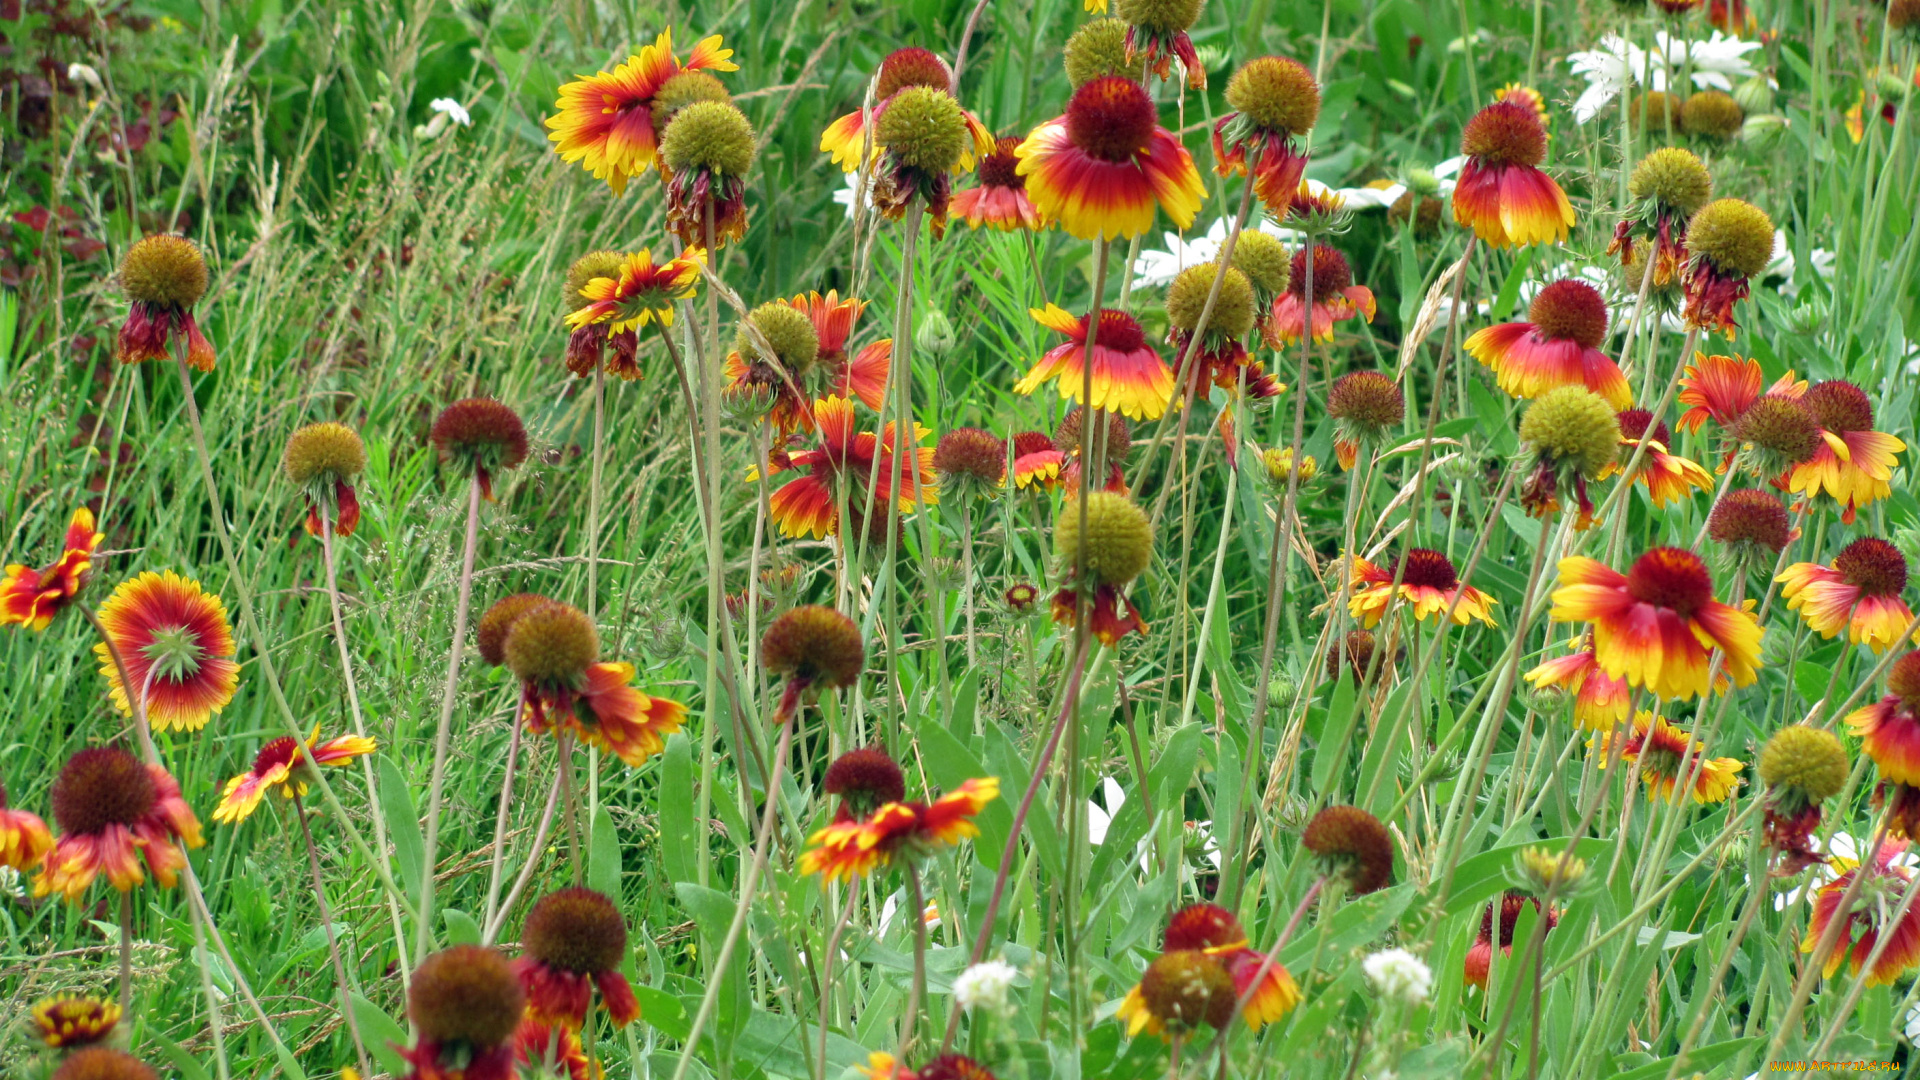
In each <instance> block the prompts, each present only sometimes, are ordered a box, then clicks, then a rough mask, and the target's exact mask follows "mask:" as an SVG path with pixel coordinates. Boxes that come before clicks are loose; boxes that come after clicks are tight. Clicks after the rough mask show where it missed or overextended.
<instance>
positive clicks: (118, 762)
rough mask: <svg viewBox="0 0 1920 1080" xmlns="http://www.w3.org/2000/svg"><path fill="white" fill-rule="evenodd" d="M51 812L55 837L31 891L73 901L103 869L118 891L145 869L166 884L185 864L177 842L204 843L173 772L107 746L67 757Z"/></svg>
mask: <svg viewBox="0 0 1920 1080" xmlns="http://www.w3.org/2000/svg"><path fill="white" fill-rule="evenodd" d="M53 819H54V822H55V824H57V825H59V826H60V838H59V839H58V840H56V841H55V842H54V846H53V850H52V851H51V852H49V853H48V854H47V857H46V861H45V862H44V863H42V864H41V867H40V872H39V873H38V874H37V875H35V877H34V879H33V894H34V895H35V896H46V895H47V894H48V893H54V892H57V893H59V894H60V895H62V896H64V897H66V898H67V900H68V901H69V902H71V903H76V904H77V903H79V902H80V898H81V897H82V896H83V895H85V893H86V891H87V888H88V886H90V885H92V884H93V882H94V879H95V878H97V877H99V876H100V875H102V874H105V875H106V877H107V882H108V883H109V884H111V885H112V886H113V887H114V888H116V889H118V890H120V891H121V892H128V891H131V890H132V889H133V888H135V887H136V886H138V885H140V884H142V883H143V882H145V881H146V879H147V871H151V872H152V873H153V876H154V880H156V881H158V882H159V883H160V885H161V887H163V888H169V889H170V888H172V887H173V883H174V882H175V881H176V880H178V875H179V870H180V868H181V867H183V866H185V865H186V864H187V856H186V853H185V852H183V851H181V850H180V848H181V846H182V845H185V846H186V847H190V848H196V847H199V846H200V845H201V844H202V843H203V842H204V841H203V840H202V839H201V837H200V822H199V821H198V820H196V819H195V818H194V816H193V811H192V810H190V809H188V808H187V804H186V801H185V800H184V799H182V798H181V797H180V785H179V784H177V783H175V782H174V779H173V777H171V776H169V775H167V771H166V770H165V769H162V768H161V767H160V766H158V765H144V764H141V763H140V762H139V761H137V760H135V758H134V757H133V755H132V754H129V753H127V752H126V751H125V750H121V749H119V748H118V747H113V746H97V747H91V748H89V749H86V750H82V751H80V752H79V753H77V754H75V755H73V757H71V758H68V759H67V763H66V765H64V766H62V767H61V769H60V775H59V776H58V777H57V778H55V780H54V782H53ZM143 861H144V862H145V864H146V869H145V870H143V869H142V868H141V864H142V862H143Z"/></svg>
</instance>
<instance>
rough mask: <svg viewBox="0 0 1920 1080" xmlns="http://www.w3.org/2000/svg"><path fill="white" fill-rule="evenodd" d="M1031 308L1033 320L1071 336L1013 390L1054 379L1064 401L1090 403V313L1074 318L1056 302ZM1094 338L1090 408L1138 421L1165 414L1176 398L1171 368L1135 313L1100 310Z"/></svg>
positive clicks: (1030, 388)
mask: <svg viewBox="0 0 1920 1080" xmlns="http://www.w3.org/2000/svg"><path fill="white" fill-rule="evenodd" d="M1028 310H1029V313H1030V314H1031V315H1032V316H1033V318H1034V321H1035V322H1038V323H1039V324H1040V325H1042V326H1044V327H1046V328H1047V329H1049V330H1054V331H1058V332H1059V333H1062V334H1065V335H1067V340H1066V342H1064V343H1063V344H1060V345H1056V346H1054V347H1053V348H1052V349H1050V350H1048V351H1047V354H1046V355H1045V356H1043V357H1041V358H1040V362H1039V363H1037V364H1035V365H1034V366H1033V370H1032V371H1029V372H1027V374H1026V377H1025V378H1023V379H1021V380H1020V381H1019V382H1018V383H1016V384H1014V388H1013V390H1014V393H1016V394H1031V393H1033V392H1034V391H1035V390H1037V389H1039V388H1040V384H1041V383H1043V382H1046V381H1047V380H1048V379H1056V380H1058V386H1059V390H1060V396H1061V397H1062V398H1063V399H1067V400H1071V401H1074V402H1078V403H1079V404H1081V405H1086V404H1089V403H1088V402H1086V401H1083V400H1082V394H1083V393H1084V391H1085V383H1086V374H1085V365H1086V364H1087V362H1088V360H1087V354H1088V352H1089V350H1088V348H1087V337H1088V325H1089V324H1088V321H1087V317H1086V316H1084V315H1082V316H1079V317H1078V318H1076V317H1075V316H1073V315H1072V314H1070V313H1068V312H1067V311H1066V310H1064V309H1062V308H1060V307H1057V306H1055V305H1053V304H1048V305H1047V306H1046V307H1045V308H1044V309H1042V308H1030V309H1028ZM1092 336H1093V339H1094V340H1093V348H1092V350H1091V352H1092V354H1093V359H1092V363H1093V401H1092V402H1091V404H1092V406H1093V407H1094V408H1096V409H1105V410H1107V411H1108V412H1115V413H1120V414H1122V415H1125V416H1128V417H1131V418H1133V419H1135V420H1141V419H1146V420H1155V419H1158V418H1159V417H1160V416H1161V415H1162V414H1164V413H1165V412H1166V411H1167V405H1168V403H1169V402H1171V401H1172V400H1173V369H1171V368H1169V367H1167V362H1166V361H1165V360H1162V359H1161V358H1160V354H1159V353H1158V352H1155V351H1154V348H1153V346H1152V345H1150V344H1148V343H1147V335H1146V332H1145V331H1144V330H1142V329H1141V328H1140V324H1139V323H1138V322H1135V321H1134V318H1133V316H1131V315H1129V314H1127V313H1126V312H1124V311H1115V310H1113V309H1111V308H1102V309H1101V311H1100V329H1099V332H1098V333H1095V334H1093V335H1092Z"/></svg>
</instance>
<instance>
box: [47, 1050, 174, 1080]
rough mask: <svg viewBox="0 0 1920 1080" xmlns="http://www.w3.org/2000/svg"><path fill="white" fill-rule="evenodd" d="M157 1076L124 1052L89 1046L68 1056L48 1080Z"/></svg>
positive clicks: (155, 1079)
mask: <svg viewBox="0 0 1920 1080" xmlns="http://www.w3.org/2000/svg"><path fill="white" fill-rule="evenodd" d="M159 1075H160V1074H158V1073H156V1072H154V1071H153V1069H151V1068H150V1067H148V1066H147V1065H146V1063H144V1062H142V1061H141V1060H140V1059H139V1058H137V1057H134V1056H133V1055H132V1054H129V1053H126V1052H125V1051H122V1050H115V1049H113V1048H112V1047H110V1046H89V1047H87V1048H85V1049H83V1050H76V1051H74V1052H73V1053H72V1054H69V1055H67V1058H66V1060H65V1061H62V1062H61V1063H60V1067H59V1068H57V1069H55V1070H53V1076H52V1078H51V1080H159Z"/></svg>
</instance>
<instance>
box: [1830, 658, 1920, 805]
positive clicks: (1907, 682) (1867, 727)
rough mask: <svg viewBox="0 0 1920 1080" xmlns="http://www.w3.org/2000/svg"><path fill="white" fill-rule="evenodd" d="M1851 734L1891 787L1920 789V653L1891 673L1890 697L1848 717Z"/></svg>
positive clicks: (1901, 661) (1897, 662)
mask: <svg viewBox="0 0 1920 1080" xmlns="http://www.w3.org/2000/svg"><path fill="white" fill-rule="evenodd" d="M1847 730H1849V731H1851V732H1853V734H1854V735H1855V737H1857V738H1858V739H1859V740H1860V748H1861V749H1862V750H1865V751H1866V752H1867V756H1868V757H1870V758H1872V759H1873V763H1874V764H1875V765H1877V766H1879V767H1880V779H1881V780H1883V781H1885V782H1887V783H1889V784H1902V785H1905V786H1907V787H1920V652H1910V653H1908V654H1906V655H1905V656H1902V657H1901V658H1900V659H1898V660H1895V661H1894V662H1893V666H1892V667H1891V668H1889V669H1888V671H1887V695H1886V696H1885V697H1883V698H1881V699H1880V700H1879V701H1876V702H1874V703H1873V704H1871V705H1863V706H1861V707H1860V708H1858V709H1855V710H1854V711H1853V712H1852V713H1851V714H1849V715H1848V716H1847Z"/></svg>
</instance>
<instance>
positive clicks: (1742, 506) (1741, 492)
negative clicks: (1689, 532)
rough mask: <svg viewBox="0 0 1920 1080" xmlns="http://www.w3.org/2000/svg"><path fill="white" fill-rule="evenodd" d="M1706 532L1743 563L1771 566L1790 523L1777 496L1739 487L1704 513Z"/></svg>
mask: <svg viewBox="0 0 1920 1080" xmlns="http://www.w3.org/2000/svg"><path fill="white" fill-rule="evenodd" d="M1707 536H1708V537H1709V538H1710V539H1712V540H1713V542H1714V543H1716V544H1720V545H1723V546H1724V547H1726V549H1727V550H1728V551H1729V552H1731V553H1732V554H1733V557H1734V559H1735V560H1736V561H1737V562H1739V563H1740V564H1741V565H1743V566H1749V567H1757V566H1771V565H1772V564H1773V563H1774V560H1775V559H1776V557H1777V556H1779V554H1780V552H1781V550H1782V549H1783V548H1785V547H1786V546H1787V541H1789V540H1790V539H1792V537H1793V523H1792V521H1791V520H1790V519H1789V518H1788V516H1787V508H1786V507H1784V506H1781V505H1780V499H1779V497H1778V496H1776V495H1773V494H1771V493H1769V492H1765V491H1760V490H1758V489H1756V488H1740V489H1738V490H1736V491H1729V492H1727V493H1726V494H1725V495H1723V496H1721V498H1720V501H1719V502H1717V503H1715V504H1714V505H1713V512H1712V513H1711V514H1708V515H1707Z"/></svg>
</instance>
